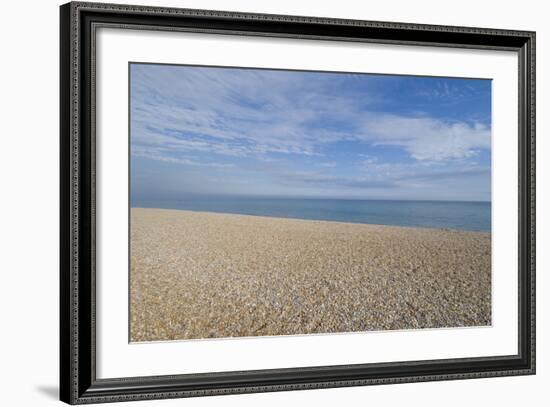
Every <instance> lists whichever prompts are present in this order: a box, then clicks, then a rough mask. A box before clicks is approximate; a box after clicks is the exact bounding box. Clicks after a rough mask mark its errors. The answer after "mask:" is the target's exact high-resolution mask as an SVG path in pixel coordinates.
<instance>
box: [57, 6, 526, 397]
mask: <svg viewBox="0 0 550 407" xmlns="http://www.w3.org/2000/svg"><path fill="white" fill-rule="evenodd" d="M60 21H61V42H60V49H61V52H60V54H61V63H60V66H61V73H60V74H61V89H60V92H61V98H60V99H61V181H60V182H61V276H60V287H61V309H60V318H61V324H60V326H61V334H60V337H61V385H60V387H61V391H60V394H61V400H63V401H65V402H67V403H70V404H80V403H100V402H111V401H125V400H142V399H161V398H175V397H191V396H204V395H219V394H230V393H245V392H266V391H279V390H294V389H313V388H327V387H338V386H357V385H371V384H387V383H403V382H418V381H430V380H451V379H471V378H477V377H493V376H505V375H506V376H510V375H526V374H534V373H535V33H534V32H525V31H521V32H520V31H512V30H496V29H484V28H470V27H449V26H431V25H417V24H405V23H391V22H374V21H357V20H341V19H330V18H315V17H296V16H281V15H261V14H246V13H234V12H223V11H208V10H189V9H172V8H156V7H143V6H128V5H114V4H95V3H79V2H76V3H74V2H73V3H69V4H66V5H63V6H61V9H60Z"/></svg>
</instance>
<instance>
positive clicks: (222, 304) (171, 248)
mask: <svg viewBox="0 0 550 407" xmlns="http://www.w3.org/2000/svg"><path fill="white" fill-rule="evenodd" d="M130 216H131V229H130V232H131V239H130V254H131V260H130V320H131V323H130V340H131V341H132V342H139V341H159V340H179V339H201V338H224V337H245V336H268V335H299V334H309V333H335V332H359V331H371V330H396V329H422V328H444V327H446V328H449V327H472V326H487V325H490V324H491V235H490V233H487V232H470V231H460V230H443V229H430V228H414V227H401V226H386V225H370V224H356V223H345V222H332V221H310V220H298V219H288V218H274V217H262V216H248V215H238V214H237V215H235V214H222V213H212V212H195V211H186V210H174V209H143V208H134V209H132V210H131V212H130Z"/></svg>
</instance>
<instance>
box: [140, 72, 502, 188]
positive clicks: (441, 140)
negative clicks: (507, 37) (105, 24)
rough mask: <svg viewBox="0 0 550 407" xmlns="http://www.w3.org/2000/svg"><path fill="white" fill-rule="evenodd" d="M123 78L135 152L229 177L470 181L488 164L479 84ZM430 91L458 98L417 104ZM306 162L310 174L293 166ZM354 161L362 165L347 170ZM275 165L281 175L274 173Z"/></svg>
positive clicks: (342, 78)
mask: <svg viewBox="0 0 550 407" xmlns="http://www.w3.org/2000/svg"><path fill="white" fill-rule="evenodd" d="M131 75H132V78H131V115H132V116H131V117H132V120H131V152H132V156H133V157H135V158H136V159H137V158H140V159H147V160H151V161H157V162H164V163H171V164H174V165H180V166H189V167H203V168H205V169H207V168H212V169H227V170H231V171H234V173H235V174H237V172H239V174H240V175H241V176H246V175H244V174H245V173H246V172H247V171H248V172H249V174H250V171H251V169H254V170H255V171H263V173H264V175H265V176H263V178H262V182H266V179H268V180H269V179H271V180H272V182H275V183H276V182H281V183H282V184H283V185H286V184H293V185H297V184H299V183H302V185H303V186H308V185H309V186H310V187H312V188H313V187H315V186H317V187H320V186H331V187H336V186H338V187H340V188H342V189H348V190H352V189H368V188H382V187H391V188H393V187H395V186H399V185H401V184H402V183H405V182H409V183H411V182H412V181H415V182H424V183H425V182H428V181H434V182H435V181H436V180H437V179H442V178H444V177H445V175H444V174H445V171H447V172H448V177H452V176H454V177H471V176H473V174H474V173H475V171H478V174H479V175H480V174H482V173H483V172H484V171H485V172H487V171H488V168H490V162H489V161H488V159H487V158H486V157H487V155H488V153H487V152H488V151H490V148H491V128H490V124H489V123H488V122H487V121H486V120H479V119H478V118H479V117H483V115H487V112H489V113H490V92H487V89H486V87H483V89H485V90H483V89H481V90H480V89H478V88H477V87H479V86H478V84H479V81H477V82H475V83H473V82H472V83H470V82H464V83H462V84H454V82H453V83H450V82H451V80H447V81H443V82H441V81H440V82H434V85H430V83H429V81H428V82H426V81H427V80H426V79H425V78H424V79H423V80H422V81H423V83H426V84H425V85H423V88H422V89H420V90H419V89H418V87H411V89H412V90H410V92H409V93H403V92H405V91H403V90H402V89H403V81H405V83H413V82H414V80H415V79H414V78H412V77H409V78H407V79H399V78H396V79H395V83H396V84H399V86H401V87H399V86H397V85H395V86H393V84H394V82H392V78H388V77H377V76H365V75H344V74H329V73H311V72H289V71H270V70H253V69H223V68H201V67H182V66H164V65H140V64H134V65H132V70H131ZM381 78H382V79H381ZM381 83H383V85H384V86H381V85H380V84H381ZM476 86H477V87H476ZM400 89H401V90H400ZM430 92H431V96H432V97H434V98H439V99H441V98H447V99H452V98H453V95H455V96H456V99H457V100H458V99H460V100H463V101H464V102H462V104H461V105H459V106H458V107H456V108H455V109H454V110H453V114H452V115H451V116H452V117H451V116H449V115H445V114H442V112H441V110H440V109H438V105H437V103H432V105H430V106H428V107H427V106H426V105H425V102H426V99H427V98H428V96H429V94H430ZM483 92H485V93H483ZM418 95H420V96H418ZM472 95H473V96H472ZM480 95H485V96H484V97H485V99H483V100H484V102H483V103H485V104H486V105H487V106H485V105H483V106H484V107H483V112H481V113H480V112H478V111H476V112H475V113H476V114H466V113H463V114H461V113H460V112H461V109H462V110H464V112H466V111H467V110H468V109H466V108H465V106H467V105H468V97H474V96H475V97H476V98H478V99H479V98H480ZM415 98H420V99H415ZM420 104H422V106H421V109H420V107H419V106H420ZM419 110H422V114H421V115H419V114H418V111H419ZM345 157H347V158H345ZM350 157H352V158H350ZM277 160H283V161H284V163H278V161H277ZM396 160H397V162H396ZM262 162H264V163H266V164H267V163H269V165H266V166H263V167H262V166H260V165H259V164H258V163H262ZM306 162H310V164H309V165H314V166H316V167H317V168H319V169H320V173H319V174H317V173H311V172H310V173H309V174H306V173H305V172H303V171H304V170H305V171H306V172H307V170H308V167H307V165H308V164H306ZM357 163H359V164H361V168H362V169H363V170H365V171H366V172H364V173H362V174H355V173H353V171H352V170H350V167H351V166H353V165H356V164H357ZM438 163H439V164H438ZM472 163H473V164H474V165H475V166H477V167H479V168H477V167H476V168H477V169H475V170H474V169H472ZM352 164H353V165H352ZM436 164H437V165H436ZM426 165H428V166H430V168H426V167H425V166H426ZM438 165H440V166H442V168H438ZM285 166H287V167H288V166H290V167H291V169H292V170H293V171H288V172H287V173H286V174H285V173H284V172H285V170H284V167H285ZM280 167H283V168H280ZM260 168H264V169H263V170H260ZM421 169H423V170H424V172H422V171H420V170H421ZM291 173H292V174H294V175H290V174H291ZM235 176H236V175H235ZM249 176H250V175H249ZM438 177H439V178H438ZM285 183H286V184H285ZM384 183H385V184H384ZM250 188H253V186H251V187H250ZM485 189H486V190H487V191H489V189H490V184H489V185H488V186H487V187H486V188H485ZM486 195H487V193H486Z"/></svg>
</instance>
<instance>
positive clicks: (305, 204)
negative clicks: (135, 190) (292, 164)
mask: <svg viewBox="0 0 550 407" xmlns="http://www.w3.org/2000/svg"><path fill="white" fill-rule="evenodd" d="M131 205H132V207H140V208H162V209H183V210H190V211H202V212H218V213H233V214H241V215H255V216H269V217H277V218H292V219H309V220H324V221H337V222H351V223H368V224H376V225H393V226H412V227H423V228H440V229H458V230H469V231H481V232H490V231H491V203H490V202H463V201H404V200H358V199H317V198H315V199H314V198H306V199H302V198H300V199H298V198H264V197H262V198H259V197H258V198H256V197H254V198H252V197H225V196H223V197H221V196H216V197H204V196H201V197H197V196H193V197H188V198H184V199H178V200H138V201H132V203H131Z"/></svg>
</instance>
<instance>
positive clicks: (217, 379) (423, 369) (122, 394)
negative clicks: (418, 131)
mask: <svg viewBox="0 0 550 407" xmlns="http://www.w3.org/2000/svg"><path fill="white" fill-rule="evenodd" d="M60 23H61V30H60V148H61V152H60V154H61V164H60V185H61V188H60V190H61V195H60V202H61V203H60V218H61V223H60V235H61V239H60V295H61V299H60V305H61V306H60V398H61V400H62V401H64V402H67V403H70V404H84V403H100V402H115V401H125V400H144V399H162V398H176V397H190V396H206V395H219V394H230V393H249V392H267V391H280V390H297V389H313V388H328V387H340V386H358V385H371V384H387V383H404V382H419V381H430V380H451V379H470V378H477V377H494V376H510V375H528V374H534V373H535V33H534V32H528V31H511V30H501V29H482V28H470V27H451V26H435V25H419V24H404V23H392V22H375V21H356V20H342V19H331V18H313V17H297V16H283V15H264V14H247V13H234V12H225V11H206V10H189V9H174V8H158V7H143V6H130V5H115V4H97V3H83V2H72V3H68V4H65V5H62V6H61V7H60ZM101 26H116V27H124V28H127V29H138V30H140V29H143V30H175V31H191V32H205V33H222V34H238V35H253V36H266V37H270V36H274V37H287V38H302V39H304V38H305V39H324V40H333V41H358V42H375V43H389V44H406V45H415V46H426V45H428V46H441V47H456V48H475V49H486V50H512V51H515V52H517V53H518V56H519V105H518V109H519V139H518V143H519V168H518V179H519V191H518V199H519V235H518V245H519V246H518V247H519V263H518V275H519V286H518V307H519V329H518V332H519V349H518V353H517V354H515V355H508V356H499V357H475V358H466V359H445V360H422V361H414V362H401V363H399V362H391V363H377V364H362V365H361V364H358V365H346V366H343V365H339V366H324V367H303V368H289V369H277V370H256V371H240V372H230V373H215V372H214V373H204V374H187V375H176V376H173V375H172V376H149V377H135V378H134V377H131V378H113V379H97V378H96V343H95V329H96V326H95V324H96V321H95V296H96V292H95V160H96V156H95V144H94V143H95V122H94V120H95V118H94V114H95V95H94V92H95V65H94V64H95V55H94V52H95V48H94V35H95V30H96V28H97V27H101Z"/></svg>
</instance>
